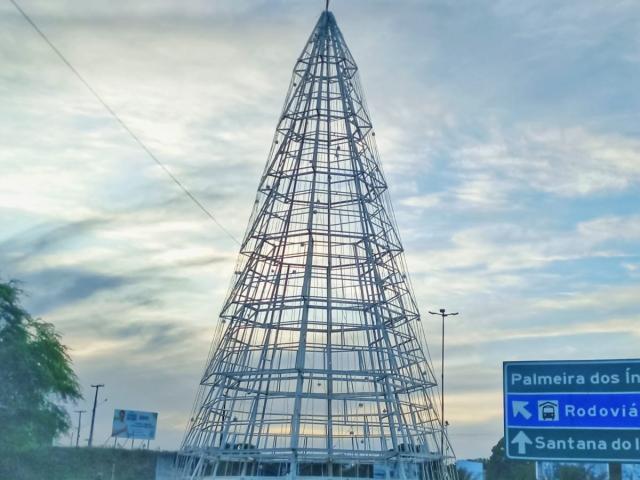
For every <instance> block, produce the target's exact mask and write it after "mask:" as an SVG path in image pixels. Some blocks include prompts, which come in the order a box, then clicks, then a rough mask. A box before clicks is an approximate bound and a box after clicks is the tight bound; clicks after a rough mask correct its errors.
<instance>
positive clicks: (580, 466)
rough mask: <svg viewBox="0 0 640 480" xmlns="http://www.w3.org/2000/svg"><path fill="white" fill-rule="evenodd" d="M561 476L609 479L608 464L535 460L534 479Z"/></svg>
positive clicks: (558, 478)
mask: <svg viewBox="0 0 640 480" xmlns="http://www.w3.org/2000/svg"><path fill="white" fill-rule="evenodd" d="M562 478H580V479H582V480H609V465H608V464H606V463H561V462H536V480H560V479H562Z"/></svg>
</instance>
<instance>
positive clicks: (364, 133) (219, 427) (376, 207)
mask: <svg viewBox="0 0 640 480" xmlns="http://www.w3.org/2000/svg"><path fill="white" fill-rule="evenodd" d="M374 137H375V133H374V132H373V128H372V125H371V122H370V120H369V114H368V112H367V108H366V104H365V100H364V96H363V93H362V87H361V85H360V81H359V77H358V73H357V66H356V63H355V61H354V60H353V57H352V56H351V53H350V52H349V49H348V48H347V45H346V44H345V41H344V38H343V36H342V34H341V32H340V30H339V29H338V26H337V24H336V21H335V18H334V16H333V14H332V13H330V12H328V11H325V12H323V13H322V15H321V17H320V19H319V21H318V23H317V25H316V27H315V29H314V31H313V33H312V35H311V37H310V38H309V40H308V41H307V44H306V46H305V48H304V51H303V52H302V54H301V55H300V58H299V59H298V61H297V63H296V66H295V68H294V71H293V78H292V81H291V84H290V85H289V91H288V93H287V98H286V101H285V105H284V109H283V111H282V114H281V116H280V120H279V122H278V126H277V129H276V134H275V138H274V140H273V145H272V148H271V152H270V154H269V159H268V162H267V165H266V168H265V171H264V174H263V175H262V178H261V180H260V185H259V188H258V196H257V199H256V201H255V206H254V210H253V213H252V216H251V219H250V221H249V226H248V229H247V232H246V234H245V237H244V240H243V242H242V247H241V251H240V255H239V259H238V263H237V267H236V271H235V275H234V278H233V280H232V282H231V287H230V291H229V293H228V295H227V298H226V301H225V303H224V306H223V308H222V312H221V314H220V323H219V327H218V330H217V333H216V338H215V339H214V343H213V346H212V349H211V353H210V356H209V360H208V363H207V367H206V370H205V372H204V375H203V378H202V381H201V387H200V391H199V394H198V397H197V399H196V402H195V406H194V411H193V414H192V418H191V420H190V422H189V425H188V428H187V433H186V435H185V438H184V442H183V445H182V447H181V451H180V454H179V457H178V461H177V463H176V471H175V478H179V479H187V478H188V479H191V478H209V477H228V478H231V477H233V478H239V477H242V478H249V477H276V476H288V477H289V478H297V477H298V476H313V477H350V478H358V477H359V478H381V479H384V478H400V479H409V478H412V479H413V478H420V479H440V480H442V479H444V478H456V474H455V458H454V457H453V454H452V453H451V449H450V447H449V444H448V441H447V442H446V451H447V452H448V453H446V454H445V453H443V452H441V451H440V433H441V431H442V422H441V420H440V419H439V418H438V415H437V412H438V408H437V405H436V404H435V402H436V401H437V400H436V399H435V398H434V397H435V395H434V393H435V392H434V387H435V386H436V383H435V377H434V374H433V371H432V368H431V366H430V364H429V363H428V361H427V360H426V358H425V354H424V352H423V350H422V347H421V344H420V342H419V340H418V337H419V336H423V335H424V334H423V331H422V327H421V325H420V322H419V320H420V314H419V312H418V307H417V305H416V301H415V298H414V295H413V293H412V291H411V287H410V284H409V281H408V278H407V273H406V272H407V268H406V265H405V261H404V258H403V249H402V245H401V242H400V238H399V237H398V234H397V227H396V224H395V219H394V218H393V210H392V208H391V204H390V201H389V196H388V193H387V184H386V181H385V178H384V175H383V173H382V170H381V168H380V162H379V159H378V153H377V150H376V146H375V142H374ZM452 465H453V466H452Z"/></svg>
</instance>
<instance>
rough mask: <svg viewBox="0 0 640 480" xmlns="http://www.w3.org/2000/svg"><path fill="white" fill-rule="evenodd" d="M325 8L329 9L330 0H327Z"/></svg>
mask: <svg viewBox="0 0 640 480" xmlns="http://www.w3.org/2000/svg"><path fill="white" fill-rule="evenodd" d="M325 10H326V11H329V0H327V6H326V8H325Z"/></svg>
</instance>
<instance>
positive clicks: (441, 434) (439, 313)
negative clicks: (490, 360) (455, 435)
mask: <svg viewBox="0 0 640 480" xmlns="http://www.w3.org/2000/svg"><path fill="white" fill-rule="evenodd" d="M444 312H445V310H444V308H441V309H440V312H429V313H430V314H431V315H441V316H442V373H441V376H440V378H441V383H440V384H441V387H440V405H441V406H442V418H441V419H440V420H441V421H442V431H441V432H440V453H442V456H443V457H444V427H445V421H444V317H448V316H450V315H451V316H453V315H458V312H456V313H444Z"/></svg>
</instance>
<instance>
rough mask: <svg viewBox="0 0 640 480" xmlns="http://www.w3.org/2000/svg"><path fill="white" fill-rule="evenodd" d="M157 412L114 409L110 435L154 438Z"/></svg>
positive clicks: (145, 438)
mask: <svg viewBox="0 0 640 480" xmlns="http://www.w3.org/2000/svg"><path fill="white" fill-rule="evenodd" d="M157 423H158V414H157V413H155V412H139V411H137V410H114V411H113V426H112V427H111V436H112V437H118V438H141V439H144V440H155V438H156V425H157Z"/></svg>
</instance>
